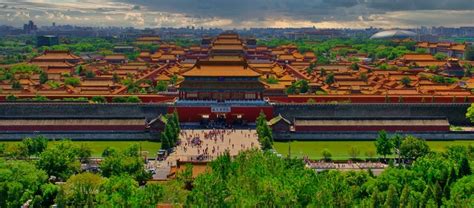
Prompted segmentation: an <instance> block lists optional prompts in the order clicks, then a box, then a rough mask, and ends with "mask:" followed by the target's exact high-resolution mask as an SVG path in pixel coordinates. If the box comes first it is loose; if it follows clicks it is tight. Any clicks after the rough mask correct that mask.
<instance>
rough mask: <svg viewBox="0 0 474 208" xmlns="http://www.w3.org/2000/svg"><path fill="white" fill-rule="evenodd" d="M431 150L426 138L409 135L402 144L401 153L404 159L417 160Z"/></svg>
mask: <svg viewBox="0 0 474 208" xmlns="http://www.w3.org/2000/svg"><path fill="white" fill-rule="evenodd" d="M429 152H430V148H429V146H428V144H426V142H425V140H423V139H419V138H416V137H413V136H407V137H406V138H405V140H403V142H402V144H401V145H400V155H401V156H402V157H403V158H404V159H409V160H416V159H417V158H418V157H421V156H423V155H426V154H428V153H429Z"/></svg>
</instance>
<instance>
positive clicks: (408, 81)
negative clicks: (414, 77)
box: [400, 76, 411, 87]
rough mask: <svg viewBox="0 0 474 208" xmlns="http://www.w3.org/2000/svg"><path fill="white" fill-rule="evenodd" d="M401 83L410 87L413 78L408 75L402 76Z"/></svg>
mask: <svg viewBox="0 0 474 208" xmlns="http://www.w3.org/2000/svg"><path fill="white" fill-rule="evenodd" d="M400 83H402V84H403V85H404V86H405V87H408V86H410V83H411V79H410V78H409V77H407V76H404V77H402V79H401V80H400Z"/></svg>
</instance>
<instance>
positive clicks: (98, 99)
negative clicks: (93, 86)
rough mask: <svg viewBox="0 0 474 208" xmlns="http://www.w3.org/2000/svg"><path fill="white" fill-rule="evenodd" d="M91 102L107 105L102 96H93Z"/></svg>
mask: <svg viewBox="0 0 474 208" xmlns="http://www.w3.org/2000/svg"><path fill="white" fill-rule="evenodd" d="M91 101H92V102H94V103H107V99H105V97H104V96H94V97H92V98H91Z"/></svg>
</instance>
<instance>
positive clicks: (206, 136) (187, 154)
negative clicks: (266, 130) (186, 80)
mask: <svg viewBox="0 0 474 208" xmlns="http://www.w3.org/2000/svg"><path fill="white" fill-rule="evenodd" d="M180 140H181V144H180V145H178V146H177V147H176V150H175V151H174V152H173V153H171V155H169V156H168V157H167V159H166V160H165V161H156V163H155V164H154V166H155V167H156V174H155V175H154V176H153V177H154V178H155V179H164V178H166V174H168V173H169V170H170V166H171V165H174V164H175V163H176V161H177V160H178V159H179V160H181V161H191V160H199V161H210V160H213V159H215V158H216V157H217V156H219V155H221V154H223V153H224V152H225V151H226V150H228V151H229V153H230V155H231V156H235V155H237V154H238V153H239V152H240V151H245V150H249V149H252V148H260V144H259V143H258V138H257V131H256V130H254V129H251V130H249V129H235V130H232V129H215V130H212V129H182V130H181V134H180Z"/></svg>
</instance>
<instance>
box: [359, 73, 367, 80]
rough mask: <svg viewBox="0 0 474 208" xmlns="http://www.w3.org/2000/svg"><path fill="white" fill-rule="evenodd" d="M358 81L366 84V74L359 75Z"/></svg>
mask: <svg viewBox="0 0 474 208" xmlns="http://www.w3.org/2000/svg"><path fill="white" fill-rule="evenodd" d="M359 79H361V80H362V81H364V82H367V80H368V78H367V73H365V72H362V73H360V75H359Z"/></svg>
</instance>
